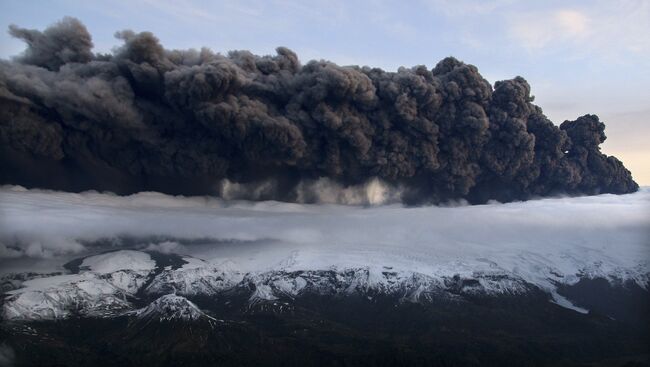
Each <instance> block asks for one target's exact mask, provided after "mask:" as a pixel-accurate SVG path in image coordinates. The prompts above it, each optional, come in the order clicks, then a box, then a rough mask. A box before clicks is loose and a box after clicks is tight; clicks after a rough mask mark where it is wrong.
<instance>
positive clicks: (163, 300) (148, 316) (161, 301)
mask: <svg viewBox="0 0 650 367" xmlns="http://www.w3.org/2000/svg"><path fill="white" fill-rule="evenodd" d="M135 315H136V316H137V317H138V318H140V319H145V320H152V321H172V320H177V321H198V320H201V319H206V320H215V319H214V318H213V317H210V316H208V315H206V314H205V313H204V312H203V311H201V310H200V309H199V308H198V307H197V306H196V305H195V304H194V303H192V302H191V301H189V300H188V299H187V298H185V297H182V296H178V295H175V294H166V295H164V296H161V297H160V298H157V299H156V300H154V301H153V302H151V303H150V304H149V305H148V306H147V307H144V308H142V309H140V310H137V311H135Z"/></svg>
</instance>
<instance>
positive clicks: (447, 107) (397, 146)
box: [0, 18, 638, 203]
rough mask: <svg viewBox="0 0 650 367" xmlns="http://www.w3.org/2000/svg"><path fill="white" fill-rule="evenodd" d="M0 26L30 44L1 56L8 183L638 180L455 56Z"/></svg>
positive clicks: (429, 195)
mask: <svg viewBox="0 0 650 367" xmlns="http://www.w3.org/2000/svg"><path fill="white" fill-rule="evenodd" d="M9 32H10V33H11V34H12V35H13V36H15V37H18V38H20V39H22V40H24V41H25V42H26V43H27V49H26V51H25V52H24V54H23V55H21V56H19V57H16V58H15V59H14V60H13V61H0V146H1V148H0V153H1V158H0V163H1V164H2V165H1V167H0V183H3V184H20V185H24V186H27V187H41V188H51V189H59V190H66V191H79V190H87V189H97V190H110V191H113V192H116V193H120V194H124V193H132V192H136V191H143V190H156V191H163V192H167V193H172V194H217V195H218V194H220V193H222V191H221V190H222V187H223V185H222V183H223V182H228V183H236V184H237V185H241V186H240V188H242V187H243V188H249V189H246V190H249V191H257V193H258V195H256V197H257V198H266V199H271V198H273V199H280V200H288V201H297V200H299V201H310V200H315V199H313V198H312V199H310V196H309V195H307V196H305V195H304V193H299V192H298V191H299V190H297V188H299V187H305V184H304V183H305V182H315V181H317V180H318V179H323V178H324V179H326V181H327V182H332V183H335V184H336V185H338V187H341V188H345V187H348V186H350V185H359V184H363V183H365V182H368V181H369V180H371V179H374V178H378V179H379V180H381V181H382V182H384V183H386V184H388V185H389V186H390V187H393V188H397V187H399V188H400V192H401V198H402V199H403V200H404V201H405V202H408V203H427V202H430V203H436V202H441V201H447V200H453V199H467V200H469V201H470V202H472V203H480V202H485V201H487V200H490V199H496V200H500V201H510V200H518V199H527V198H531V197H536V196H545V195H552V194H557V193H566V194H596V193H616V194H622V193H628V192H633V191H636V190H637V188H638V186H637V184H636V183H635V182H634V181H633V180H632V177H631V175H630V172H629V171H628V170H627V169H625V167H624V166H623V164H622V163H621V162H620V161H619V160H617V159H616V158H614V157H608V156H606V155H604V154H602V153H601V152H600V148H599V144H600V143H602V142H603V141H604V140H605V134H604V129H605V125H604V124H603V123H602V122H600V121H599V119H598V117H597V116H594V115H585V116H582V117H580V118H578V119H577V120H575V121H565V122H564V123H562V125H560V127H559V128H558V127H557V126H555V125H554V124H553V123H552V122H551V121H549V120H548V119H547V118H546V116H544V114H543V113H542V110H541V108H539V107H538V106H536V105H534V104H532V101H533V97H532V96H531V95H530V86H529V85H528V83H527V82H526V81H525V80H524V79H523V78H521V77H516V78H514V79H512V80H505V81H500V82H497V83H496V84H495V85H494V88H492V86H491V85H490V83H488V82H487V81H486V80H485V79H483V77H482V76H481V75H480V74H479V73H478V70H477V69H476V67H474V66H472V65H468V64H464V63H462V62H460V61H458V60H456V59H454V58H451V57H449V58H446V59H444V60H442V61H441V62H439V63H438V65H436V67H435V68H433V70H430V69H427V68H426V67H425V66H416V67H413V68H410V69H407V68H400V69H399V70H398V71H397V72H386V71H383V70H381V69H377V68H370V67H357V66H348V67H342V66H338V65H336V64H333V63H331V62H328V61H322V60H321V61H310V62H309V63H307V64H306V65H301V63H300V61H299V60H298V57H297V56H296V54H295V53H294V52H292V51H291V50H289V49H287V48H283V47H280V48H278V49H277V55H275V56H257V55H253V54H251V53H250V52H248V51H232V52H230V53H228V55H227V56H224V55H220V54H215V53H213V52H212V51H210V50H209V49H201V50H167V49H165V48H163V47H162V46H161V45H160V42H159V41H158V39H157V38H156V37H155V36H154V35H153V34H151V33H149V32H142V33H134V32H132V31H122V32H118V33H116V37H117V38H119V39H120V40H122V41H123V45H122V46H121V47H120V48H118V49H116V51H115V52H114V53H113V54H108V55H104V54H94V53H93V52H92V47H93V43H92V40H91V37H90V34H89V33H88V31H87V30H86V28H85V27H84V26H83V24H81V23H80V22H79V21H78V20H76V19H73V18H65V19H63V20H62V21H60V22H58V23H56V24H54V25H52V26H51V27H49V28H47V29H46V30H45V31H43V32H40V31H38V30H29V29H23V28H19V27H17V26H11V27H10V29H9ZM269 182H272V183H273V184H272V185H269V184H268V183H269ZM260 187H263V188H264V190H260ZM315 187H318V186H317V185H316V186H315Z"/></svg>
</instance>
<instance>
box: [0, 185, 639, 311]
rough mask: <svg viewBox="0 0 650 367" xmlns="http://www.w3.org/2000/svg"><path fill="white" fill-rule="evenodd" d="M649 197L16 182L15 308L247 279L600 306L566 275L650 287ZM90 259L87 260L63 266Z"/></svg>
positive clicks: (219, 291) (399, 297)
mask: <svg viewBox="0 0 650 367" xmlns="http://www.w3.org/2000/svg"><path fill="white" fill-rule="evenodd" d="M649 208H650V190H649V189H648V188H642V189H641V190H640V191H639V192H638V193H634V194H629V195H621V196H617V195H598V196H590V197H573V198H568V197H557V198H547V199H540V200H533V201H527V202H516V203H508V204H500V203H490V204H487V205H478V206H467V205H463V204H462V203H449V205H447V206H437V207H436V206H434V207H404V206H402V205H395V204H393V205H377V206H343V205H302V204H292V203H281V202H271V201H270V202H245V201H225V200H221V199H216V198H211V197H174V196H168V195H163V194H159V193H140V194H135V195H131V196H126V197H121V196H116V195H113V194H110V193H97V192H85V193H62V192H53V191H45V190H25V189H23V188H21V187H17V186H5V187H2V188H1V189H0V214H1V215H2V221H1V223H0V278H1V279H2V280H3V289H5V288H6V290H5V291H4V294H3V296H2V297H3V299H2V316H3V318H4V319H6V320H38V319H58V318H69V317H78V316H81V317H114V316H119V315H127V314H132V313H133V312H135V311H137V310H141V309H145V310H146V307H147V304H142V302H143V300H145V299H146V300H148V301H147V302H149V301H151V302H155V300H156V299H160V297H164V296H166V295H173V296H176V297H185V298H187V299H188V302H191V300H192V299H193V297H212V298H215V299H222V300H223V299H227V298H228V297H232V295H233V294H237V295H239V296H242V297H245V298H246V299H247V300H248V301H247V302H248V303H249V304H250V305H255V304H259V303H265V302H266V303H273V302H291V300H292V299H294V298H297V297H301V296H303V295H306V294H320V295H330V296H345V295H363V296H364V297H369V298H372V297H375V296H377V295H383V296H390V297H392V298H394V299H395V300H396V302H427V301H430V300H434V299H449V300H453V299H455V298H457V297H464V296H488V297H502V296H517V295H525V294H528V293H530V292H542V293H543V294H546V295H547V297H548V300H549V301H550V302H553V303H556V304H557V305H559V306H562V307H565V308H569V309H572V310H574V311H577V312H583V313H584V312H588V311H589V310H588V308H585V307H582V306H580V305H578V304H575V303H574V302H573V301H572V300H571V299H569V298H567V297H566V296H564V295H562V294H561V293H562V292H560V288H561V287H563V286H571V285H574V284H577V283H578V282H580V281H581V280H583V279H606V280H607V281H608V282H609V283H610V284H612V285H614V286H620V287H626V286H629V285H630V284H634V285H635V286H638V287H640V288H641V289H643V290H645V291H648V285H649V283H650V242H649V238H650V236H648V233H650V220H649V216H648V214H649V213H650V210H649ZM171 258H173V259H175V260H173V261H171V260H169V259H171ZM75 259H77V260H76V261H77V267H78V269H76V271H71V269H70V268H64V267H63V264H65V263H68V262H70V261H71V260H75ZM165 259H167V260H165ZM168 260H169V261H168ZM165 261H167V262H165ZM30 274H31V275H30ZM151 302H150V303H151ZM150 303H149V304H150Z"/></svg>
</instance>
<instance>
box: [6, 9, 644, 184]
mask: <svg viewBox="0 0 650 367" xmlns="http://www.w3.org/2000/svg"><path fill="white" fill-rule="evenodd" d="M66 15H69V16H73V17H76V18H79V19H80V20H81V21H82V22H83V23H84V24H85V25H86V26H87V27H88V29H89V31H90V33H91V34H92V36H93V40H94V43H95V51H96V52H110V51H111V49H112V47H114V46H116V45H119V41H118V40H116V39H115V38H114V37H113V34H114V33H115V31H117V30H122V29H133V30H135V31H151V32H153V33H154V34H156V35H157V36H158V37H159V38H160V40H161V42H162V44H163V45H164V46H165V47H166V48H199V47H202V46H206V47H209V48H211V49H212V50H214V51H218V52H222V53H226V52H227V51H229V50H234V49H248V50H251V51H252V52H253V53H256V54H274V49H275V48H276V47H277V46H286V47H289V48H291V49H293V50H294V51H296V53H297V54H298V56H299V57H300V59H301V60H302V61H303V63H304V62H307V61H308V60H311V59H327V60H331V61H334V62H336V63H338V64H343V65H349V64H359V65H369V66H378V67H382V68H384V69H386V70H396V69H397V68H398V67H399V66H408V67H410V66H413V65H420V64H424V65H426V66H428V67H429V68H431V67H433V66H435V64H436V63H437V62H438V61H439V60H441V59H442V58H444V57H446V56H454V57H456V58H458V59H460V60H463V61H465V62H467V63H470V64H474V65H476V66H477V67H478V68H479V71H480V72H481V73H482V74H483V76H484V77H485V78H486V79H488V80H489V81H490V82H495V81H497V80H501V79H509V78H512V77H514V76H517V75H521V76H523V77H524V78H526V79H527V80H528V82H529V83H530V84H531V86H532V94H533V95H535V97H536V99H535V103H536V104H538V105H540V106H541V107H542V108H543V109H544V112H545V113H546V115H547V116H548V117H549V118H550V119H551V120H553V121H554V122H555V123H556V124H560V123H561V122H562V121H564V120H565V119H575V118H576V117H578V116H581V115H583V114H586V113H594V114H597V115H599V116H600V118H601V120H603V121H604V122H605V123H606V124H607V130H606V133H607V136H608V140H607V141H606V142H605V144H604V145H603V150H604V152H605V153H607V154H611V155H615V156H617V157H618V158H619V159H621V160H622V161H623V162H624V163H625V165H626V167H628V168H629V169H630V170H631V171H632V174H633V176H634V178H635V179H636V181H637V182H638V183H639V184H641V185H650V144H648V142H647V140H648V138H649V137H650V119H649V118H648V116H650V0H621V1H614V0H607V1H598V0H594V1H566V0H565V1H554V0H551V1H543V2H542V1H539V2H533V1H516V0H484V1H481V0H476V1H474V0H413V1H405V0H402V1H381V0H363V1H349V0H318V1H308V0H303V1H291V0H248V1H247V0H223V1H199V0H159V1H154V0H112V1H89V0H49V1H30V0H22V1H15V0H0V29H3V30H6V29H7V27H8V26H9V24H12V23H13V24H17V25H19V26H21V27H27V28H36V29H43V28H45V27H46V26H48V25H50V24H52V23H54V22H55V21H57V20H59V19H61V18H62V17H64V16H66ZM23 49H24V44H23V43H22V42H19V41H17V40H14V39H12V38H11V37H10V36H9V35H8V34H7V33H6V31H4V32H1V33H0V58H10V57H11V56H13V55H17V54H19V53H20V52H21V51H22V50H23Z"/></svg>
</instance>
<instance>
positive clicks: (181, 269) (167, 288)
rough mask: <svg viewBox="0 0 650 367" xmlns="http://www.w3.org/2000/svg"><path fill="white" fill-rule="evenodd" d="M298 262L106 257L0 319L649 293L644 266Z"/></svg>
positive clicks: (36, 284)
mask: <svg viewBox="0 0 650 367" xmlns="http://www.w3.org/2000/svg"><path fill="white" fill-rule="evenodd" d="M152 254H153V253H152ZM156 256H157V257H158V258H159V259H160V258H161V257H164V256H169V255H163V254H160V253H156ZM299 258H300V255H299V254H298V253H294V254H292V255H291V256H290V258H288V259H286V260H285V261H281V262H279V263H278V264H277V265H276V267H274V268H272V269H266V270H264V271H259V272H250V271H249V272H245V271H242V270H240V269H239V268H238V267H237V265H236V264H235V263H233V262H232V261H221V262H218V261H212V262H210V261H205V260H201V259H197V258H193V257H189V256H185V257H182V262H183V264H182V265H181V266H178V267H173V266H164V267H163V266H161V265H158V264H157V263H156V261H154V260H153V259H152V256H151V254H150V253H147V252H142V251H134V250H120V251H114V252H109V253H104V254H99V255H95V256H90V257H87V258H85V259H83V260H82V261H81V266H80V267H79V272H78V273H77V274H65V275H54V276H45V277H38V278H34V279H31V280H26V281H24V282H23V283H22V284H21V287H20V288H18V289H14V290H10V291H8V292H6V294H5V296H4V301H3V312H2V314H3V318H5V319H7V320H39V319H60V318H68V317H72V316H85V317H113V316H120V315H124V314H128V313H129V312H131V313H133V312H135V314H136V315H138V316H139V317H143V316H147V317H149V316H151V315H154V314H155V315H159V316H156V317H159V318H160V319H168V318H178V319H188V320H192V319H195V318H199V317H201V316H202V315H203V312H202V311H201V310H199V308H198V307H197V306H196V305H195V304H193V303H192V302H191V301H189V300H188V299H187V298H185V297H190V298H191V297H212V298H215V299H222V300H223V299H227V298H228V297H233V295H236V296H238V297H245V298H246V299H247V300H248V303H249V304H256V303H260V302H262V303H263V302H272V301H276V300H282V301H286V302H291V300H293V299H295V298H297V297H301V296H304V295H321V296H348V295H361V296H364V297H375V296H383V297H390V298H392V299H394V301H395V302H428V301H432V300H444V299H448V300H452V299H454V298H457V297H464V296H470V297H472V296H481V297H502V296H520V295H526V294H528V293H534V292H542V293H545V294H547V295H548V298H549V300H550V301H551V302H554V303H557V304H558V305H560V306H563V307H567V308H571V309H573V310H576V311H578V312H587V309H585V308H584V307H580V306H578V305H575V304H574V303H572V301H571V300H569V299H567V298H566V297H564V296H562V295H560V293H558V287H561V286H571V285H574V284H576V283H578V282H579V281H580V280H584V279H606V280H607V281H608V282H610V284H612V285H614V286H621V287H623V286H625V285H626V284H627V285H629V284H634V285H636V286H638V287H639V288H641V289H644V290H646V291H647V290H648V285H649V284H650V283H649V281H648V280H649V279H650V278H649V272H648V269H647V268H645V267H643V266H637V267H634V268H630V269H616V268H612V271H610V272H603V270H602V269H603V263H602V262H598V263H595V264H592V266H591V267H584V268H578V269H576V270H575V272H574V273H570V274H567V273H561V272H559V271H558V270H557V269H554V268H546V267H543V266H538V267H533V268H531V269H528V271H526V272H522V271H520V272H509V271H506V270H504V269H503V268H501V267H500V266H499V265H498V264H497V263H493V262H489V261H488V260H487V259H482V260H481V261H483V262H486V263H488V266H487V268H486V269H480V270H476V271H473V272H467V271H462V270H463V267H460V266H459V267H458V268H457V269H458V271H456V272H454V271H453V269H447V271H446V272H441V271H439V272H438V273H428V274H427V273H423V272H417V271H409V270H405V269H396V268H394V267H393V266H391V265H390V264H386V265H382V266H360V267H341V266H337V265H336V264H333V265H332V266H330V267H328V268H324V269H323V268H321V269H318V268H309V267H307V266H305V267H301V263H300V260H299ZM540 262H541V260H540ZM522 263H525V262H522ZM302 265H305V264H302ZM533 271H534V272H533ZM522 274H524V275H526V276H524V275H522ZM146 299H153V301H152V302H151V303H150V304H149V305H147V306H145V307H143V308H142V309H138V308H137V306H136V304H137V303H141V302H142V301H143V300H146Z"/></svg>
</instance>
